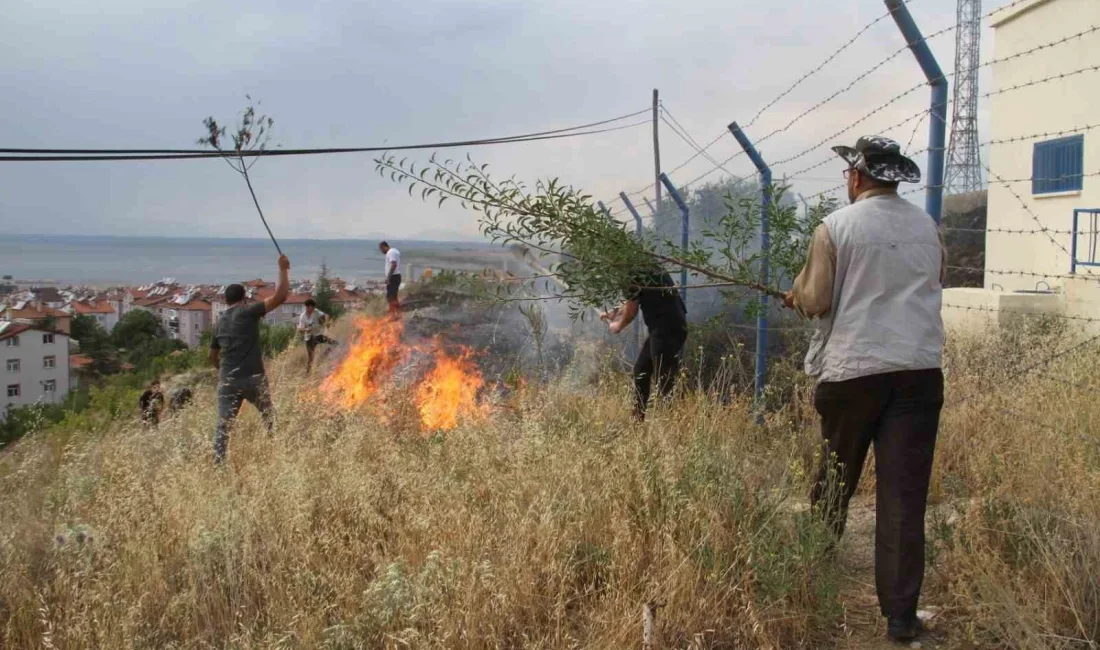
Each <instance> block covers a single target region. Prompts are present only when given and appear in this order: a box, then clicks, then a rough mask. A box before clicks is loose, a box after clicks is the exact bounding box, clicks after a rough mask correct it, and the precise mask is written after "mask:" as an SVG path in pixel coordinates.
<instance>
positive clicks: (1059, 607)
mask: <svg viewBox="0 0 1100 650" xmlns="http://www.w3.org/2000/svg"><path fill="white" fill-rule="evenodd" d="M1079 338H1080V335H1074V334H1069V333H1059V334H1058V335H1057V336H1055V335H1043V334H1029V335H1028V338H1027V340H1026V341H1027V342H1026V344H1027V345H1028V346H1030V347H1029V348H1028V350H1027V351H1025V352H1024V353H1022V354H1023V356H1022V357H1021V358H1022V359H1023V361H1022V362H1021V363H1022V365H1023V366H1026V365H1028V363H1029V362H1030V361H1029V359H1030V360H1039V359H1041V358H1043V356H1044V355H1049V353H1050V352H1053V351H1055V350H1056V349H1057V348H1060V347H1068V345H1069V344H1068V343H1065V342H1064V341H1066V340H1070V341H1073V340H1077V339H1079ZM1056 341H1063V343H1060V344H1059V343H1057V342H1056ZM1021 344H1022V343H1021V342H1020V341H1015V342H1012V346H1013V348H1012V349H1016V347H1018V346H1020V345H1021ZM1004 345H1006V344H1005V343H1004V342H1002V341H990V340H984V341H979V342H970V343H967V344H965V345H956V346H954V348H953V349H952V350H951V357H950V364H949V375H950V378H949V382H950V385H949V386H950V387H949V392H950V395H951V397H950V398H949V402H954V401H956V400H958V399H959V398H961V397H967V396H968V395H969V394H970V393H974V394H973V395H972V396H969V397H968V399H965V400H962V401H960V402H959V404H958V405H956V406H953V407H950V406H949V408H948V410H947V411H946V412H945V418H944V426H943V429H942V436H941V444H940V448H939V450H938V461H937V470H936V477H935V487H934V490H935V495H934V497H935V499H936V500H937V502H938V503H939V504H941V507H939V508H937V510H936V512H937V513H938V515H937V516H935V517H933V518H932V519H933V521H932V522H931V523H932V526H931V527H930V532H932V533H933V534H932V535H930V546H931V548H932V550H933V553H932V557H933V562H932V563H931V568H930V576H931V577H930V580H929V588H930V593H928V594H927V598H926V601H927V602H931V603H934V604H936V605H939V606H941V607H942V608H943V611H944V614H943V616H942V617H941V625H942V626H944V627H946V628H948V629H949V630H950V632H951V636H950V637H949V639H950V643H949V645H959V646H963V645H965V644H967V643H973V644H974V645H976V646H978V647H1019V648H1048V647H1049V648H1086V647H1090V646H1089V645H1088V644H1089V643H1090V642H1091V643H1093V645H1092V646H1091V647H1095V642H1096V640H1097V639H1098V638H1100V586H1098V584H1097V581H1098V580H1100V496H1098V495H1100V489H1098V488H1100V450H1098V447H1097V445H1098V444H1100V443H1098V437H1097V430H1098V426H1097V423H1096V418H1097V416H1098V415H1100V408H1098V407H1097V406H1096V405H1095V400H1094V399H1092V394H1093V392H1094V391H1093V390H1092V389H1091V388H1089V386H1088V385H1087V384H1084V385H1081V386H1071V385H1067V384H1064V383H1061V382H1056V381H1052V380H1051V379H1049V378H1048V377H1045V376H1042V375H1038V374H1036V373H1034V372H1033V373H1030V374H1027V375H1025V376H1023V377H1015V378H1012V379H1011V380H1010V379H1009V378H1010V377H1011V375H1012V371H1013V369H1014V368H1015V369H1017V370H1018V368H1019V367H1020V365H1021V364H1016V365H1013V363H1014V362H1015V361H1017V360H1016V359H1009V360H1008V361H1006V360H1005V355H1004V352H1003V349H1002V348H1003V347H1004ZM1049 346H1054V347H1049ZM299 354H300V351H296V352H292V353H291V354H289V355H286V356H284V358H282V359H280V360H279V361H277V362H276V363H275V364H273V365H274V366H275V367H274V369H273V373H272V374H273V376H274V379H275V389H274V390H275V403H276V405H277V407H278V409H279V424H278V428H277V432H276V434H275V435H274V436H272V437H268V436H267V435H266V433H264V432H263V429H262V427H261V426H260V424H259V421H258V418H256V417H255V413H254V412H251V410H250V409H249V412H247V413H246V414H245V416H244V417H243V419H242V421H241V422H240V424H239V426H238V427H237V429H236V430H235V432H234V437H233V438H232V441H231V445H230V463H229V465H228V466H227V467H226V468H225V469H224V470H223V471H218V470H216V469H215V468H214V467H213V466H212V464H211V462H210V460H211V449H210V446H211V444H210V437H211V433H212V429H213V425H214V415H213V396H212V394H211V392H210V391H204V392H201V393H200V394H198V395H197V401H196V404H195V405H194V406H193V407H192V408H189V409H187V410H186V411H184V412H183V413H182V414H181V415H180V416H179V417H177V418H175V419H172V420H170V421H169V422H167V423H166V424H164V425H163V426H162V428H161V429H160V430H159V431H157V432H155V433H149V432H145V431H142V430H141V429H140V428H139V427H138V426H137V425H136V423H133V422H128V423H124V424H120V425H116V426H114V427H112V428H109V429H106V430H100V431H96V432H95V433H93V434H88V433H83V432H72V431H67V430H60V431H53V432H43V433H40V434H38V435H36V436H35V437H33V438H31V439H28V440H25V441H23V442H22V443H20V444H18V445H16V446H15V448H13V449H10V450H8V451H6V452H5V453H3V454H2V455H0V517H2V525H0V644H2V645H3V646H4V647H10V648H43V647H56V648H130V647H133V648H214V647H217V648H222V647H226V648H252V647H265V648H266V647H286V648H381V647H385V648H406V647H412V648H432V647H439V648H454V647H461V648H520V647H523V648H570V647H578V648H600V649H603V648H633V647H637V646H638V645H639V643H640V630H641V624H640V611H641V606H642V604H643V603H645V602H647V601H650V600H657V601H660V602H661V603H662V604H663V607H662V608H661V609H660V610H659V625H660V630H661V633H662V637H663V642H664V644H665V647H677V648H684V647H697V648H702V647H708V648H795V647H807V648H820V647H834V646H838V645H844V644H845V643H848V644H849V645H852V644H853V642H852V641H851V640H850V639H848V638H847V636H846V635H847V634H854V636H855V637H858V636H859V634H858V632H859V631H858V630H856V631H855V632H854V633H853V631H852V630H851V626H850V625H849V627H848V629H847V630H846V629H845V628H844V626H843V625H842V621H844V620H848V621H854V620H860V621H863V620H867V619H871V620H872V621H873V619H874V617H873V615H872V616H868V615H867V614H868V613H867V612H865V611H862V610H860V611H856V610H854V609H850V610H849V611H847V612H846V611H845V605H849V607H850V608H851V607H854V605H852V603H850V602H848V601H847V600H845V598H843V597H842V596H841V590H842V585H843V583H844V579H845V577H846V576H843V575H842V572H843V571H844V570H845V564H844V562H843V561H838V560H835V559H833V558H831V557H829V556H828V555H827V554H826V553H825V550H824V546H825V535H824V532H823V530H822V527H821V526H820V525H818V524H817V522H816V520H815V519H814V518H813V517H812V516H810V515H809V513H801V514H799V510H800V509H799V508H797V507H794V506H797V505H798V503H800V502H801V501H802V500H803V495H804V494H805V493H806V492H807V488H808V475H809V474H810V473H811V472H810V470H811V468H812V465H813V461H814V451H815V449H816V444H817V433H816V430H815V428H814V423H813V421H812V419H811V418H810V417H809V416H808V415H807V411H806V409H805V402H804V401H803V402H800V403H798V404H795V405H793V406H792V407H791V408H790V409H788V410H787V411H784V412H780V413H776V414H774V415H773V416H772V418H771V420H770V422H769V424H768V426H767V427H766V428H763V429H761V428H758V427H755V426H753V424H752V417H751V414H750V413H749V412H748V410H747V408H746V405H745V404H744V403H736V402H735V403H734V404H732V405H721V404H718V403H717V402H716V401H715V400H712V399H709V398H708V397H707V396H705V395H687V396H685V397H682V398H681V399H680V400H678V401H677V402H676V403H675V404H674V405H673V406H672V407H670V408H662V409H658V411H657V412H656V413H655V415H654V416H653V417H652V418H651V419H650V421H649V422H647V424H646V425H645V426H643V427H634V426H632V425H631V424H630V422H629V420H628V419H627V417H626V416H627V413H628V409H627V404H628V401H627V393H626V385H625V382H624V380H623V378H622V377H621V376H605V377H604V378H603V379H597V380H596V383H595V384H592V383H589V382H588V381H587V380H584V379H578V378H576V377H566V378H563V379H561V380H560V381H558V382H555V383H554V384H552V385H550V386H547V387H542V388H531V389H529V390H528V391H527V392H526V393H524V394H521V395H517V396H514V397H512V398H510V399H509V400H508V401H507V402H505V403H502V404H500V405H498V409H497V412H496V415H494V416H493V417H492V418H491V420H490V421H488V422H483V423H472V424H468V425H463V426H460V427H459V428H458V429H456V430H455V431H453V432H451V433H450V434H449V435H447V436H446V437H441V436H436V437H425V436H423V435H420V434H418V433H417V432H416V431H415V430H414V427H413V426H412V425H410V424H408V420H405V421H397V422H391V423H389V424H383V423H379V422H378V421H377V420H376V419H374V418H371V417H368V416H366V415H365V414H352V415H344V414H339V413H335V412H333V411H332V410H331V409H329V408H328V407H326V406H324V405H323V404H320V403H318V402H317V401H316V400H315V399H313V398H311V397H310V395H312V394H313V386H314V384H312V383H310V382H309V381H308V380H306V379H305V378H303V377H302V376H301V375H300V373H299V371H298V370H296V369H295V366H296V364H298V363H299V361H300V360H299V359H298V358H297V356H296V355H299ZM1097 361H1100V354H1098V353H1097V347H1096V346H1093V347H1092V348H1090V349H1088V351H1087V352H1086V353H1083V354H1082V355H1081V356H1076V357H1070V356H1066V357H1063V358H1060V359H1059V360H1058V361H1057V362H1055V363H1053V364H1051V365H1050V366H1046V367H1044V368H1043V371H1046V372H1054V373H1056V374H1058V375H1059V376H1061V377H1064V378H1069V379H1071V380H1072V381H1075V382H1088V381H1089V377H1090V374H1089V373H1090V372H1091V368H1092V367H1094V366H1095V364H1096V362H1097ZM998 408H1007V409H1010V410H1013V411H1019V412H1023V413H1026V414H1028V415H1029V416H1030V417H1031V418H1033V419H1034V420H1036V421H1038V422H1041V423H1044V424H1046V425H1050V426H1053V427H1055V428H1056V429H1057V431H1055V430H1050V429H1046V428H1043V427H1040V426H1039V425H1036V424H1033V423H1032V422H1030V421H1025V420H1022V419H1020V418H1019V417H1014V416H1011V415H1007V414H1005V413H1004V412H1001V411H998V410H997V409H998ZM398 410H399V411H400V409H398ZM868 476H870V475H868ZM868 487H869V486H868ZM947 506H953V507H950V508H949V507H947ZM950 513H956V514H950ZM841 552H842V554H843V553H844V552H845V547H841ZM932 574H934V575H932ZM860 607H861V608H865V607H866V603H861V604H860ZM871 614H873V612H871ZM872 624H873V623H867V625H872Z"/></svg>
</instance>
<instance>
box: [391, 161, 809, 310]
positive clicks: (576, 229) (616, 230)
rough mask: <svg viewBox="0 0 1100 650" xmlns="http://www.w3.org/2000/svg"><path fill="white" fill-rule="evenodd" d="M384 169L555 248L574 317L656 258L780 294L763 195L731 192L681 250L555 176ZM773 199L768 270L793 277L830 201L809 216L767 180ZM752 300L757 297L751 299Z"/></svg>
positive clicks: (538, 246) (476, 169) (507, 239)
mask: <svg viewBox="0 0 1100 650" xmlns="http://www.w3.org/2000/svg"><path fill="white" fill-rule="evenodd" d="M375 164H376V170H377V171H378V173H379V174H380V175H382V176H383V177H384V176H385V175H386V174H389V176H390V179H391V180H393V181H394V182H398V183H406V184H408V186H409V194H410V196H411V195H412V193H413V191H414V190H416V189H419V190H420V194H421V198H422V199H423V200H427V199H428V198H429V197H431V198H432V199H433V200H438V205H439V206H442V205H443V204H444V203H445V202H446V201H447V200H449V199H454V200H455V201H457V202H459V203H460V204H461V205H462V206H463V207H464V208H467V209H471V210H474V211H476V212H478V213H480V216H479V218H478V221H479V225H480V227H481V231H482V233H483V234H484V235H485V236H486V237H488V238H489V239H490V240H491V241H493V242H496V243H501V244H505V245H507V244H519V245H522V246H525V247H527V248H529V249H531V250H534V251H539V252H542V253H543V254H546V255H553V256H557V257H558V259H559V261H558V262H557V263H555V264H553V265H552V266H551V271H552V273H553V274H554V275H555V276H556V277H557V278H558V280H559V281H560V282H561V283H563V284H564V285H565V286H567V287H568V290H567V291H566V292H565V293H564V294H562V296H561V297H564V298H568V299H570V300H571V307H572V308H573V315H574V317H576V316H579V315H581V314H583V308H586V307H596V308H600V307H603V306H606V305H608V304H612V303H614V302H617V301H618V300H620V299H621V297H622V294H623V292H624V291H625V290H627V289H629V288H630V287H631V286H636V283H637V279H636V278H637V277H638V272H639V269H650V268H654V267H655V266H658V265H660V266H664V267H666V268H670V267H684V268H686V269H688V270H689V271H690V272H691V274H692V275H694V276H696V277H702V278H705V279H706V280H707V281H706V282H704V283H702V285H701V286H707V287H744V288H748V289H751V290H753V291H756V292H760V293H764V294H767V295H770V296H773V297H781V296H782V292H781V291H780V290H779V289H778V288H777V285H779V282H778V281H775V284H769V285H764V284H762V283H761V282H759V278H760V277H761V273H760V271H761V269H760V265H761V263H762V261H763V256H762V253H761V251H760V250H759V248H758V246H757V248H756V249H755V250H754V249H753V247H752V243H753V242H755V241H757V240H758V238H759V224H760V201H759V197H752V196H734V195H733V194H732V193H729V192H727V194H726V197H725V200H724V203H725V214H724V215H723V216H722V218H720V219H718V220H717V223H716V224H715V225H714V226H712V227H711V228H708V229H707V231H706V233H705V234H706V235H707V237H706V239H708V240H714V241H716V242H720V245H717V246H715V245H713V244H710V243H707V242H705V241H698V240H696V241H693V242H690V243H689V245H688V246H687V247H686V248H684V247H682V246H681V245H679V244H678V243H675V242H673V241H668V240H665V241H661V240H660V238H659V237H658V236H655V235H653V234H652V233H651V234H650V235H649V236H646V237H643V238H641V239H638V238H636V237H635V236H634V234H633V233H632V232H630V230H632V228H631V229H627V228H624V226H626V224H623V223H620V222H618V221H615V220H614V219H610V218H608V217H607V215H606V214H604V213H603V212H602V211H600V210H598V209H597V208H596V207H595V206H594V205H593V201H592V197H591V196H589V195H587V194H584V193H583V192H582V191H580V190H577V189H575V188H573V187H572V186H568V185H565V184H563V183H561V182H560V181H559V180H558V179H551V180H547V181H539V182H537V183H535V185H534V186H533V187H529V186H527V185H526V184H524V183H523V182H522V181H518V180H516V179H515V178H514V177H513V178H507V179H498V178H493V177H491V176H490V175H489V173H488V171H487V169H488V165H481V166H478V165H476V164H474V163H473V161H472V160H471V159H470V158H469V157H467V159H466V162H462V161H454V160H445V161H442V162H440V161H439V160H438V159H437V158H436V157H435V156H432V157H431V159H430V160H429V162H428V164H426V165H418V164H417V163H415V162H412V163H410V162H408V160H407V159H401V160H398V159H397V158H396V157H395V156H393V155H389V154H387V155H384V156H382V157H381V158H378V159H376V160H375ZM769 191H771V192H772V198H773V200H772V202H771V208H770V212H769V215H768V216H769V219H770V221H771V233H772V234H771V245H770V247H769V250H768V251H767V252H768V254H769V258H770V270H771V274H770V275H771V277H772V278H789V277H791V276H793V275H794V274H795V273H797V271H798V269H799V268H800V267H801V266H802V264H803V263H804V261H805V260H804V255H805V250H806V246H807V245H808V242H809V238H810V236H811V234H812V232H813V229H814V228H815V227H816V225H817V220H818V219H819V217H820V216H821V215H823V214H825V213H827V211H828V210H829V209H830V206H828V205H825V204H819V206H818V207H817V208H815V209H814V210H811V211H810V213H809V214H808V215H806V217H801V216H800V215H799V214H798V210H797V208H796V207H795V206H794V205H793V202H791V201H789V200H785V199H784V195H785V191H786V188H785V187H782V186H776V187H772V188H769ZM751 304H753V305H755V304H756V301H752V303H751Z"/></svg>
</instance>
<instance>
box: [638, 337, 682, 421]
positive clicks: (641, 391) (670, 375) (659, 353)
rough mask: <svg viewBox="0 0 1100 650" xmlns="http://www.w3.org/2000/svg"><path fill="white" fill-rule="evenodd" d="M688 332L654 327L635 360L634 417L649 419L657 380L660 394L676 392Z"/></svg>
mask: <svg viewBox="0 0 1100 650" xmlns="http://www.w3.org/2000/svg"><path fill="white" fill-rule="evenodd" d="M685 340H687V332H685V331H683V330H674V331H671V332H661V331H655V330H651V331H650V332H649V335H648V336H647V337H646V339H645V343H643V344H642V349H641V350H640V351H639V352H638V359H637V360H636V361H635V362H634V416H635V417H637V418H638V419H645V412H646V407H647V405H648V404H649V395H650V392H651V390H652V386H653V382H654V380H656V382H657V394H658V395H659V396H661V397H664V396H666V395H668V394H669V393H671V392H672V388H673V386H674V385H675V384H676V375H677V373H679V372H680V359H681V356H682V353H683V350H684V341H685Z"/></svg>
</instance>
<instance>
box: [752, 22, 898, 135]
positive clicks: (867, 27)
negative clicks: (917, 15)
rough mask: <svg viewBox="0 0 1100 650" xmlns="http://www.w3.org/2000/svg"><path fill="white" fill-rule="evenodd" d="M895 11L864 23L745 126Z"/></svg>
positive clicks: (754, 121)
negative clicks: (853, 34)
mask: <svg viewBox="0 0 1100 650" xmlns="http://www.w3.org/2000/svg"><path fill="white" fill-rule="evenodd" d="M913 1H914V0H908V1H907V2H903V3H902V5H903V6H908V5H910V4H912V3H913ZM895 11H896V9H891V10H890V11H887V12H886V13H884V14H882V15H881V16H879V17H878V18H875V19H874V20H872V21H871V22H869V23H867V24H866V25H864V26H863V27H862V28H861V29H860V30H859V31H858V32H856V34H855V36H853V37H852V38H850V39H848V41H847V42H846V43H844V44H843V45H841V46H840V47H839V48H837V49H836V50H835V51H834V52H833V53H832V54H830V55H829V56H827V57H826V58H825V60H824V61H822V62H821V63H820V64H818V65H817V66H816V67H814V68H813V69H812V70H810V71H809V72H807V73H806V74H804V75H802V76H801V77H799V78H798V79H796V80H795V82H794V83H793V84H791V85H790V86H789V87H788V88H787V89H786V90H784V91H783V92H781V93H779V94H778V95H776V96H775V98H774V99H772V100H771V101H769V102H768V103H767V104H766V105H765V106H764V107H763V108H761V109H760V110H759V111H757V112H756V115H753V116H752V119H751V120H749V121H748V122H747V123H746V124H745V128H746V129H747V128H749V127H751V126H752V125H754V124H756V121H757V120H759V119H760V116H761V115H763V114H764V113H765V112H766V111H768V109H770V108H771V107H773V106H775V105H776V104H778V103H779V102H780V101H782V100H783V99H784V98H785V97H787V96H788V95H790V94H791V93H792V92H794V90H795V89H796V88H798V87H799V86H800V85H802V84H803V83H804V82H805V81H807V80H808V79H809V78H810V77H812V76H814V75H815V74H817V73H818V72H821V71H822V70H823V69H825V66H827V65H829V64H830V63H832V62H833V60H835V59H836V58H837V57H838V56H840V55H841V54H842V53H843V52H844V51H845V50H847V49H848V48H849V47H851V46H852V45H855V43H856V41H858V40H859V39H860V37H862V36H863V35H864V34H866V33H867V31H868V30H870V29H871V28H872V27H874V26H875V25H877V24H879V23H880V22H882V21H883V20H885V19H887V18H889V17H890V16H892V15H893V14H894V12H895Z"/></svg>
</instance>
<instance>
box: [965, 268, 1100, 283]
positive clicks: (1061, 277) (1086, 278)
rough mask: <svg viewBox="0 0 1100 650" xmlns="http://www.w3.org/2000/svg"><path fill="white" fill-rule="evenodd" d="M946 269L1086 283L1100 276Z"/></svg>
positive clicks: (1099, 280) (1096, 280)
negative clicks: (1082, 281)
mask: <svg viewBox="0 0 1100 650" xmlns="http://www.w3.org/2000/svg"><path fill="white" fill-rule="evenodd" d="M947 268H949V269H954V270H956V271H972V272H975V273H988V274H990V275H1013V276H1017V277H1022V278H1039V279H1043V280H1084V281H1087V282H1100V275H1094V274H1091V273H1082V274H1073V273H1062V274H1059V273H1038V272H1036V271H1022V270H1021V271H1013V270H1001V269H985V268H978V267H974V266H953V265H948V266H947Z"/></svg>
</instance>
